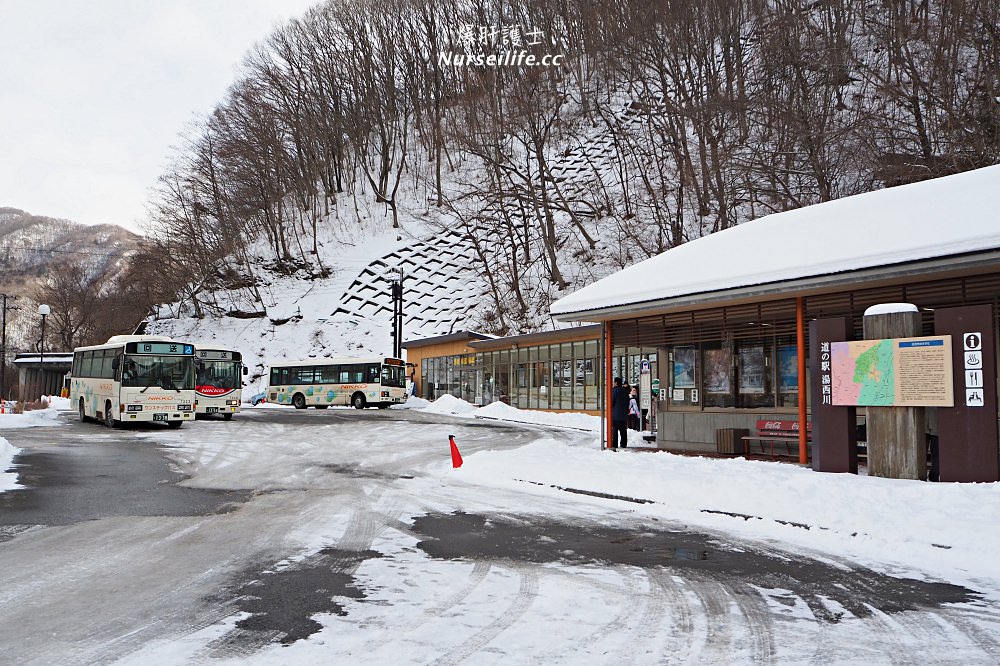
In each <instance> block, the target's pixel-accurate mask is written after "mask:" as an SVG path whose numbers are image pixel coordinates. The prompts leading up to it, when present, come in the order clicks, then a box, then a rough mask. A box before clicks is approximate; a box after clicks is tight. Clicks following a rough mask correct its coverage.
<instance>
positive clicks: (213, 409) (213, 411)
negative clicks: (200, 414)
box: [205, 407, 219, 414]
mask: <svg viewBox="0 0 1000 666" xmlns="http://www.w3.org/2000/svg"><path fill="white" fill-rule="evenodd" d="M218 411H219V408H218V407H206V408H205V413H206V414H216V413H218Z"/></svg>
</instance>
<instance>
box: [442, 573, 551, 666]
mask: <svg viewBox="0 0 1000 666" xmlns="http://www.w3.org/2000/svg"><path fill="white" fill-rule="evenodd" d="M510 568H511V569H512V570H514V571H516V572H517V573H518V574H519V575H520V577H521V584H520V586H519V588H518V591H517V594H516V595H515V596H514V599H513V600H512V601H511V602H510V604H509V605H508V606H507V607H506V608H505V609H504V610H502V611H501V612H500V613H499V616H498V617H497V618H496V619H495V620H493V622H491V623H489V624H488V625H486V626H485V627H483V628H482V629H480V630H479V631H478V632H476V633H475V634H474V635H473V636H471V637H470V638H468V639H466V640H464V641H463V642H462V645H461V646H459V647H458V648H457V649H455V650H452V651H451V652H450V653H448V654H446V655H444V656H442V657H441V658H439V659H438V660H436V661H435V662H434V663H435V664H437V665H438V666H451V665H453V664H459V663H461V662H463V661H465V660H466V659H468V658H469V657H471V656H472V655H474V654H476V653H478V652H479V651H480V650H482V649H483V648H484V647H486V646H487V645H489V643H491V642H492V641H493V640H494V639H495V638H496V637H497V636H499V635H500V634H502V633H503V632H504V631H505V630H506V629H508V628H509V627H511V626H513V625H514V624H515V623H516V622H517V621H518V620H520V619H521V617H522V616H523V615H524V614H525V612H527V610H528V608H530V607H531V604H532V603H533V602H534V600H535V597H537V596H538V572H537V571H536V568H535V567H534V566H520V565H510Z"/></svg>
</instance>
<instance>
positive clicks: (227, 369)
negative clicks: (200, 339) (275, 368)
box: [194, 343, 247, 421]
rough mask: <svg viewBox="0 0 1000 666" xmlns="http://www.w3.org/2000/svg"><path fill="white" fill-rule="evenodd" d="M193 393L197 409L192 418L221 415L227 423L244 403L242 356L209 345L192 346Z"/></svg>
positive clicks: (243, 366)
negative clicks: (193, 366)
mask: <svg viewBox="0 0 1000 666" xmlns="http://www.w3.org/2000/svg"><path fill="white" fill-rule="evenodd" d="M194 349H195V351H194V357H195V371H196V378H195V392H196V393H197V394H198V405H197V407H196V408H195V418H198V416H200V415H204V414H222V418H224V419H226V420H227V421H229V420H230V419H232V418H233V414H236V413H238V412H239V411H240V403H241V402H242V400H243V375H245V374H247V368H246V366H245V365H243V355H242V354H241V353H239V352H238V351H233V350H232V349H226V348H225V347H220V346H218V345H213V344H210V343H195V346H194Z"/></svg>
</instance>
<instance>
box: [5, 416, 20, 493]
mask: <svg viewBox="0 0 1000 666" xmlns="http://www.w3.org/2000/svg"><path fill="white" fill-rule="evenodd" d="M5 416H6V415H5ZM18 453H20V450H19V449H16V448H14V447H13V446H11V445H10V442H8V441H7V440H6V439H4V438H3V437H0V492H3V491H5V490H13V489H14V488H20V485H18V483H17V473H16V472H8V471H6V470H8V469H10V466H11V464H12V463H13V462H14V456H16V455H17V454H18Z"/></svg>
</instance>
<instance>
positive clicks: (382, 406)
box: [378, 402, 389, 409]
mask: <svg viewBox="0 0 1000 666" xmlns="http://www.w3.org/2000/svg"><path fill="white" fill-rule="evenodd" d="M378 408H379V409H389V405H388V404H387V403H384V402H381V403H379V405H378Z"/></svg>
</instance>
